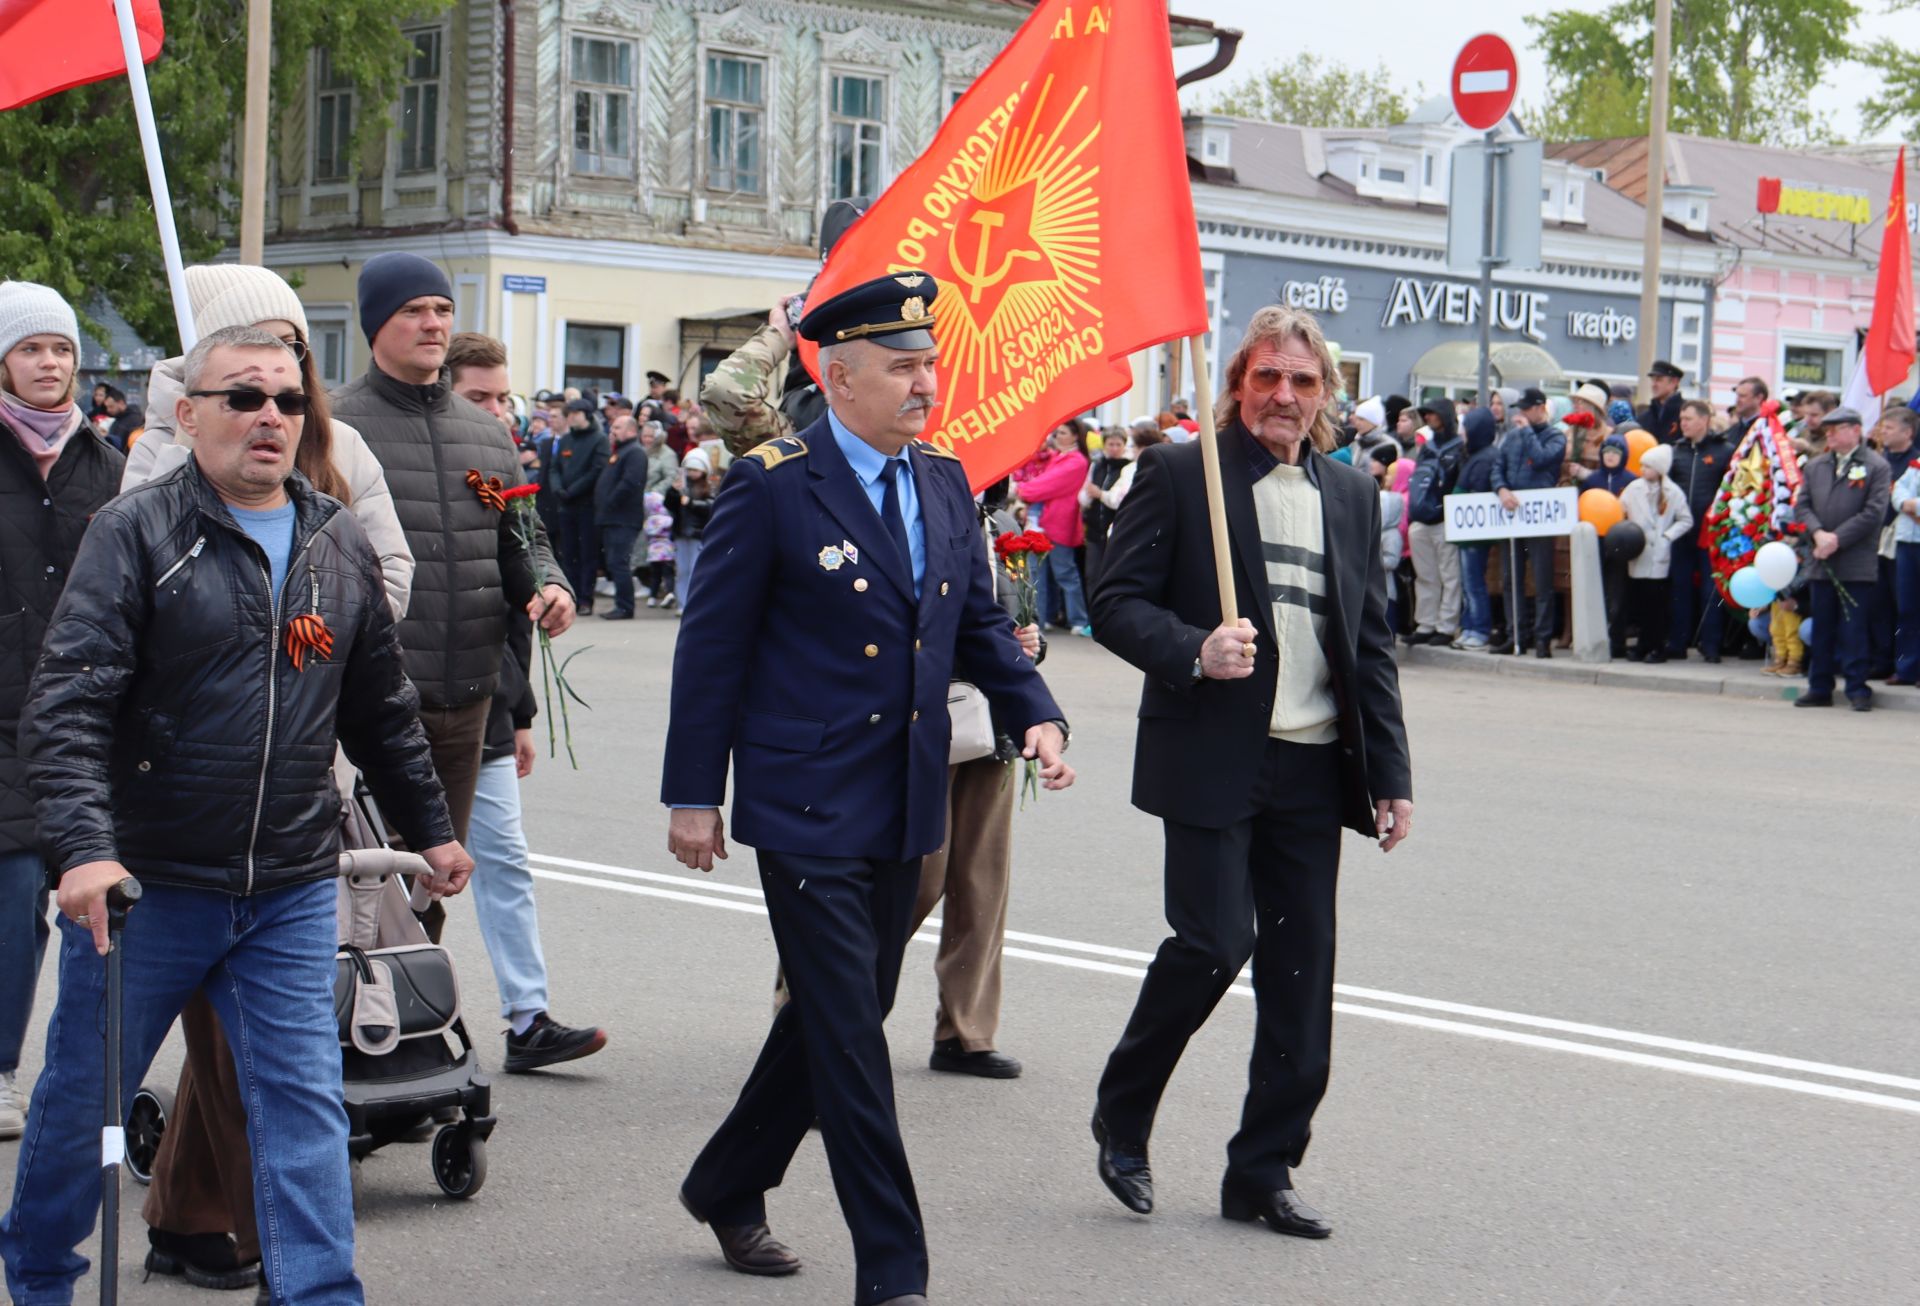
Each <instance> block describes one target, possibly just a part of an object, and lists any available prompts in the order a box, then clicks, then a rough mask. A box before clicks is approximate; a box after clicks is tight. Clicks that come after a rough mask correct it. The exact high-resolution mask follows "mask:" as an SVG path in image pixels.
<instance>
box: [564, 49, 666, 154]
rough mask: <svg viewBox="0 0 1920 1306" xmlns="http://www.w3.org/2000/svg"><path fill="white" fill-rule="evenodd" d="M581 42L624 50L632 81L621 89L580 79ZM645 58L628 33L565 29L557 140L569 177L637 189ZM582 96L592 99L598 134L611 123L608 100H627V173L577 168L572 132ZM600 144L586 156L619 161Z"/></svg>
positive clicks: (595, 126)
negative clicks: (578, 46)
mask: <svg viewBox="0 0 1920 1306" xmlns="http://www.w3.org/2000/svg"><path fill="white" fill-rule="evenodd" d="M581 41H599V42H603V43H605V44H607V45H611V46H616V47H618V46H624V47H626V49H627V50H628V51H629V53H630V62H629V68H630V71H631V73H632V81H631V82H629V83H628V84H627V85H626V86H624V87H623V86H621V85H619V84H618V83H615V82H594V81H587V80H586V79H585V78H583V77H581V76H580V68H579V64H578V62H577V61H576V58H575V55H576V50H575V45H576V43H577V42H581ZM644 58H645V50H644V47H643V44H642V42H641V41H640V40H639V39H638V38H637V37H636V36H635V35H634V34H633V33H631V32H612V31H605V30H601V29H598V28H588V27H571V26H570V27H568V28H567V29H566V76H565V78H564V79H563V87H564V89H563V91H562V94H561V100H560V113H561V115H562V123H561V133H560V139H561V149H562V153H563V155H564V158H565V165H564V166H565V168H566V171H567V175H568V176H569V177H574V178H579V179H581V180H585V181H593V182H604V183H612V184H615V185H618V186H620V187H622V188H623V189H624V188H626V187H629V186H638V185H639V183H640V177H641V157H640V97H641V93H642V90H643V88H644V86H645V73H644V71H643V62H642V61H643V59H644ZM583 94H585V95H590V96H593V97H594V102H595V116H594V124H593V125H594V128H595V130H597V131H599V130H604V128H605V126H606V124H607V123H608V122H610V121H612V118H611V115H609V114H607V113H606V112H605V106H606V102H607V100H608V99H609V98H611V97H613V96H616V95H624V96H626V98H627V112H626V114H625V115H624V120H623V125H624V126H625V128H626V133H627V153H626V155H625V156H624V157H625V159H626V161H627V163H628V170H627V171H624V172H621V171H613V172H608V171H604V170H603V171H589V170H587V169H586V168H583V167H581V166H580V163H579V160H578V158H577V157H576V152H577V151H578V150H579V148H580V147H579V145H578V144H577V143H576V141H575V131H576V127H577V113H578V107H579V104H578V101H579V96H581V95H583ZM599 144H600V145H601V146H602V148H601V149H599V150H593V151H589V154H590V155H592V156H593V157H595V158H597V159H599V160H600V161H601V163H602V164H604V163H605V161H606V160H607V158H609V157H613V158H616V159H618V158H620V157H621V156H618V155H614V156H609V155H608V154H607V151H606V150H605V148H604V145H605V139H604V137H602V139H601V140H600V142H599Z"/></svg>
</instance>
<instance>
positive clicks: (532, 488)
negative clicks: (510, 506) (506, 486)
mask: <svg viewBox="0 0 1920 1306" xmlns="http://www.w3.org/2000/svg"><path fill="white" fill-rule="evenodd" d="M538 493H540V487H539V486H537V485H516V486H514V487H513V488H512V489H510V490H502V491H501V492H500V497H501V498H502V499H506V500H508V501H509V502H511V501H512V500H514V499H531V498H532V497H533V496H534V495H536V494H538Z"/></svg>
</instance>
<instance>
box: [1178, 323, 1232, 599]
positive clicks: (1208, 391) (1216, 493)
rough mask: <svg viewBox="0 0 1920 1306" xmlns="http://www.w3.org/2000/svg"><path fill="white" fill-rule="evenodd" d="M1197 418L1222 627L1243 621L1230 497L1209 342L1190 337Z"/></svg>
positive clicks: (1200, 336)
mask: <svg viewBox="0 0 1920 1306" xmlns="http://www.w3.org/2000/svg"><path fill="white" fill-rule="evenodd" d="M1187 345H1188V348H1189V351H1190V356H1191V357H1192V359H1193V406H1194V409H1195V412H1194V417H1195V418H1196V419H1197V420H1198V421H1199V423H1200V436H1199V439H1200V466H1201V469H1202V472H1201V474H1202V476H1203V477H1204V478H1205V480H1206V485H1207V520H1208V521H1209V522H1210V523H1211V524H1212V526H1213V573H1214V579H1215V580H1216V581H1217V582H1218V583H1219V586H1220V624H1221V625H1223V626H1231V625H1233V624H1235V623H1236V622H1238V621H1239V620H1240V607H1239V604H1238V602H1237V601H1236V600H1235V598H1234V592H1233V546H1232V544H1231V542H1230V541H1229V540H1228V539H1227V495H1226V491H1225V490H1224V489H1222V488H1221V485H1220V445H1219V441H1218V440H1217V439H1216V438H1215V436H1214V429H1213V373H1212V372H1211V371H1209V370H1208V368H1207V338H1206V337H1205V336H1204V335H1198V336H1191V337H1189V338H1188V341H1187Z"/></svg>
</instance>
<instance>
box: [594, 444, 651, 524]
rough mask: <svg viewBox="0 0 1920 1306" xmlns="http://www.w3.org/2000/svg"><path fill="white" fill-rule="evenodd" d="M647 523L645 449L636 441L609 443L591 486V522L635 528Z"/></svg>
mask: <svg viewBox="0 0 1920 1306" xmlns="http://www.w3.org/2000/svg"><path fill="white" fill-rule="evenodd" d="M646 522H647V451H646V449H645V448H643V447H642V446H641V444H640V442H639V441H638V440H629V441H627V442H626V443H625V444H616V445H615V446H613V454H612V456H611V457H609V458H608V460H607V465H606V466H605V467H603V468H601V469H600V479H599V480H598V481H596V482H595V483H594V487H593V524H594V525H596V526H628V527H631V528H633V529H634V530H636V531H637V530H639V529H640V528H641V527H642V526H644V525H646Z"/></svg>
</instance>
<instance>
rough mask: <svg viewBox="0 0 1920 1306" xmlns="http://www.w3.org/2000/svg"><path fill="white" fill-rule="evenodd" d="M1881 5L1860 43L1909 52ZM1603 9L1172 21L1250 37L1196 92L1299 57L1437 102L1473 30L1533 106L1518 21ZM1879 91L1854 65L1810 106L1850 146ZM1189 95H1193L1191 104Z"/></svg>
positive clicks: (1530, 53)
mask: <svg viewBox="0 0 1920 1306" xmlns="http://www.w3.org/2000/svg"><path fill="white" fill-rule="evenodd" d="M1887 3H1888V0H1864V3H1863V4H1862V6H1861V7H1862V8H1863V9H1864V10H1866V11H1868V13H1867V16H1865V17H1863V18H1862V19H1861V20H1860V22H1859V23H1858V32H1859V34H1860V36H1861V38H1862V39H1863V40H1871V39H1872V38H1874V37H1877V36H1891V37H1893V38H1894V39H1896V40H1898V41H1899V42H1900V43H1901V44H1902V45H1904V46H1906V47H1907V48H1909V49H1920V13H1916V12H1908V13H1901V14H1891V15H1889V14H1882V13H1880V12H1879V11H1880V10H1881V9H1883V8H1884V7H1885V6H1886V4H1887ZM1605 7H1606V4H1605V3H1604V0H1476V3H1474V4H1472V5H1461V4H1447V3H1436V2H1435V0H1344V2H1343V3H1335V4H1333V5H1329V6H1325V7H1322V6H1320V5H1316V4H1307V5H1302V6H1299V7H1297V8H1295V7H1289V6H1283V5H1280V4H1277V3H1275V0H1174V5H1173V8H1174V12H1176V13H1180V14H1187V15H1190V16H1192V17H1195V18H1205V19H1209V20H1211V21H1213V22H1215V23H1219V24H1220V25H1221V26H1223V27H1237V28H1239V29H1240V30H1242V31H1244V32H1245V33H1246V34H1247V39H1246V40H1245V41H1243V42H1242V43H1241V45H1240V54H1239V56H1238V57H1237V58H1235V60H1234V62H1233V66H1232V67H1231V68H1229V69H1228V70H1227V71H1226V72H1225V73H1224V74H1222V75H1221V76H1220V77H1218V78H1216V79H1214V80H1213V81H1211V82H1204V83H1202V84H1201V87H1197V88H1195V90H1196V91H1200V90H1201V89H1202V88H1215V87H1223V86H1224V85H1225V84H1227V83H1231V82H1233V81H1235V80H1236V79H1238V78H1240V77H1244V76H1245V75H1246V74H1247V73H1248V72H1249V71H1255V70H1258V69H1260V68H1264V67H1266V66H1267V65H1269V64H1273V63H1279V62H1284V61H1286V60H1288V59H1291V58H1292V57H1293V56H1294V55H1296V54H1298V53H1300V52H1301V51H1303V50H1305V51H1310V52H1312V53H1314V54H1317V55H1319V56H1320V57H1321V58H1323V59H1337V60H1340V61H1341V62H1343V63H1348V64H1355V65H1359V66H1361V67H1365V68H1372V67H1374V66H1375V65H1376V64H1379V63H1381V62H1384V63H1385V64H1386V65H1387V67H1388V68H1389V69H1390V70H1391V71H1392V73H1393V75H1394V77H1395V79H1396V80H1397V81H1400V82H1402V83H1404V84H1405V86H1406V87H1407V89H1408V90H1410V91H1411V90H1412V89H1413V87H1414V86H1415V85H1416V84H1424V85H1425V87H1426V90H1427V93H1428V94H1429V95H1437V94H1439V93H1441V92H1442V91H1444V90H1445V89H1446V83H1447V73H1448V70H1449V69H1450V68H1451V67H1452V66H1453V56H1454V55H1455V54H1456V53H1458V52H1459V49H1460V47H1461V45H1463V44H1464V43H1465V42H1466V40H1467V38H1468V37H1470V36H1473V35H1476V34H1477V33H1479V32H1496V33H1498V34H1499V35H1501V36H1504V37H1506V38H1507V40H1508V41H1509V42H1511V43H1512V45H1513V47H1514V49H1515V50H1517V51H1518V52H1519V54H1520V99H1521V101H1522V102H1533V103H1538V102H1540V101H1541V100H1542V99H1544V98H1545V91H1546V73H1547V70H1546V64H1545V62H1544V61H1543V60H1542V59H1541V58H1540V56H1539V54H1538V53H1537V52H1535V51H1534V50H1532V49H1529V48H1528V46H1527V40H1528V36H1529V29H1528V27H1527V25H1526V23H1525V22H1523V21H1522V19H1523V18H1524V17H1525V16H1526V15H1527V14H1539V13H1544V12H1546V11H1547V10H1549V9H1552V8H1573V9H1588V10H1597V9H1603V8H1605ZM1469 14H1470V15H1471V17H1469V16H1468V15H1469ZM1210 48H1211V47H1209V49H1210ZM1206 57H1207V55H1206V53H1205V52H1204V51H1197V50H1185V51H1181V52H1179V53H1178V54H1177V55H1176V61H1177V63H1178V66H1179V67H1180V69H1181V70H1182V71H1184V70H1186V69H1188V68H1191V67H1193V66H1194V65H1195V64H1198V63H1201V62H1203V61H1204V60H1205V59H1206ZM1878 84H1879V79H1878V77H1877V76H1875V75H1874V74H1872V73H1869V72H1867V71H1866V70H1865V69H1863V68H1861V67H1860V66H1859V65H1858V64H1840V65H1837V66H1836V67H1835V69H1834V70H1833V71H1831V72H1829V73H1828V75H1827V80H1826V82H1825V83H1824V84H1822V86H1821V87H1820V89H1819V91H1818V92H1817V93H1816V95H1815V96H1814V107H1815V108H1816V109H1817V110H1819V111H1820V112H1822V113H1825V114H1828V115H1829V116H1830V118H1831V120H1832V122H1833V125H1834V127H1835V129H1836V130H1837V131H1838V132H1839V133H1840V134H1841V136H1842V137H1843V138H1848V139H1851V138H1854V137H1856V136H1857V135H1858V134H1859V130H1860V114H1859V111H1858V109H1857V106H1858V104H1859V102H1860V100H1862V99H1863V98H1865V97H1866V95H1867V94H1868V93H1870V92H1871V91H1872V90H1874V89H1877V87H1878ZM1202 93H1203V94H1204V93H1205V92H1204V91H1203V92H1202ZM1192 94H1193V92H1189V97H1190V98H1191V96H1192ZM1877 139H1884V140H1896V139H1898V136H1897V133H1895V132H1894V131H1893V130H1892V129H1888V131H1886V132H1883V133H1882V134H1881V136H1880V137H1879V138H1877Z"/></svg>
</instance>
